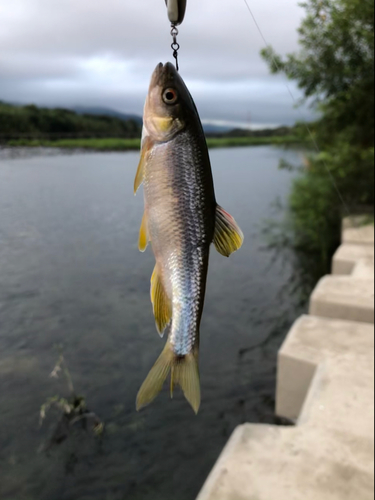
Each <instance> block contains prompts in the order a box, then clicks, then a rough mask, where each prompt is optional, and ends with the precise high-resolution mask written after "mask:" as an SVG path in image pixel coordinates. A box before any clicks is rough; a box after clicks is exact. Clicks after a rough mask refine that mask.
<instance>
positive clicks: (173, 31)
mask: <svg viewBox="0 0 375 500" xmlns="http://www.w3.org/2000/svg"><path fill="white" fill-rule="evenodd" d="M171 35H172V38H173V43H172V45H171V47H172V50H173V57H174V58H175V59H176V69H177V71H179V69H180V67H179V64H178V51H179V50H180V44H179V43H178V42H177V35H178V29H177V28H176V26H174V25H173V24H172V29H171Z"/></svg>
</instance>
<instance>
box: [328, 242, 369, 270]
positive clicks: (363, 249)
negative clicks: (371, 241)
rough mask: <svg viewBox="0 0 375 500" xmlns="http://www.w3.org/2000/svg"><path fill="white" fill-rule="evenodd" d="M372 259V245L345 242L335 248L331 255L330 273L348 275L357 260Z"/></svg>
mask: <svg viewBox="0 0 375 500" xmlns="http://www.w3.org/2000/svg"><path fill="white" fill-rule="evenodd" d="M362 259H372V260H374V247H373V246H370V245H354V244H345V245H341V247H340V248H339V249H338V250H337V252H336V253H335V255H334V257H333V264H332V274H335V275H350V274H352V272H353V269H354V267H355V265H356V264H357V262H358V261H360V260H362Z"/></svg>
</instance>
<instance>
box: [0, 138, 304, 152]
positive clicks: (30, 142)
mask: <svg viewBox="0 0 375 500" xmlns="http://www.w3.org/2000/svg"><path fill="white" fill-rule="evenodd" d="M300 142H301V140H300V139H299V138H298V137H297V136H293V135H286V136H282V137H207V144H208V147H209V148H231V147H244V146H262V145H276V146H283V145H288V144H289V145H290V144H298V143H300ZM6 145H7V146H10V147H32V148H38V147H45V148H62V149H64V148H65V149H87V150H93V151H94V150H95V151H138V150H139V149H140V145H141V141H140V139H122V138H110V137H109V138H88V139H57V140H46V139H16V140H14V139H13V140H9V141H7V143H6Z"/></svg>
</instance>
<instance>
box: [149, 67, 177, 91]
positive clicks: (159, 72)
mask: <svg viewBox="0 0 375 500" xmlns="http://www.w3.org/2000/svg"><path fill="white" fill-rule="evenodd" d="M178 80H179V74H178V72H177V70H176V68H175V67H174V65H173V64H172V63H170V62H168V63H166V64H163V63H159V64H158V65H157V66H156V68H155V71H154V73H153V75H152V79H151V88H153V87H166V86H171V85H173V84H174V83H175V82H176V81H178Z"/></svg>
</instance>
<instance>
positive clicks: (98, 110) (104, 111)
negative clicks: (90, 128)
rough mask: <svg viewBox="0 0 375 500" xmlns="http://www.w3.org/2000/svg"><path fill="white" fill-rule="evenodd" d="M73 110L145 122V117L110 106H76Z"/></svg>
mask: <svg viewBox="0 0 375 500" xmlns="http://www.w3.org/2000/svg"><path fill="white" fill-rule="evenodd" d="M72 111H74V112H75V113H77V114H79V115H94V116H112V117H114V118H118V119H119V120H123V121H125V122H127V121H129V120H132V121H134V122H136V123H138V124H139V125H142V124H143V119H142V118H141V117H140V116H138V115H133V114H127V113H121V112H120V111H116V110H114V109H109V108H101V107H90V106H87V107H86V106H75V107H74V108H72Z"/></svg>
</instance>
